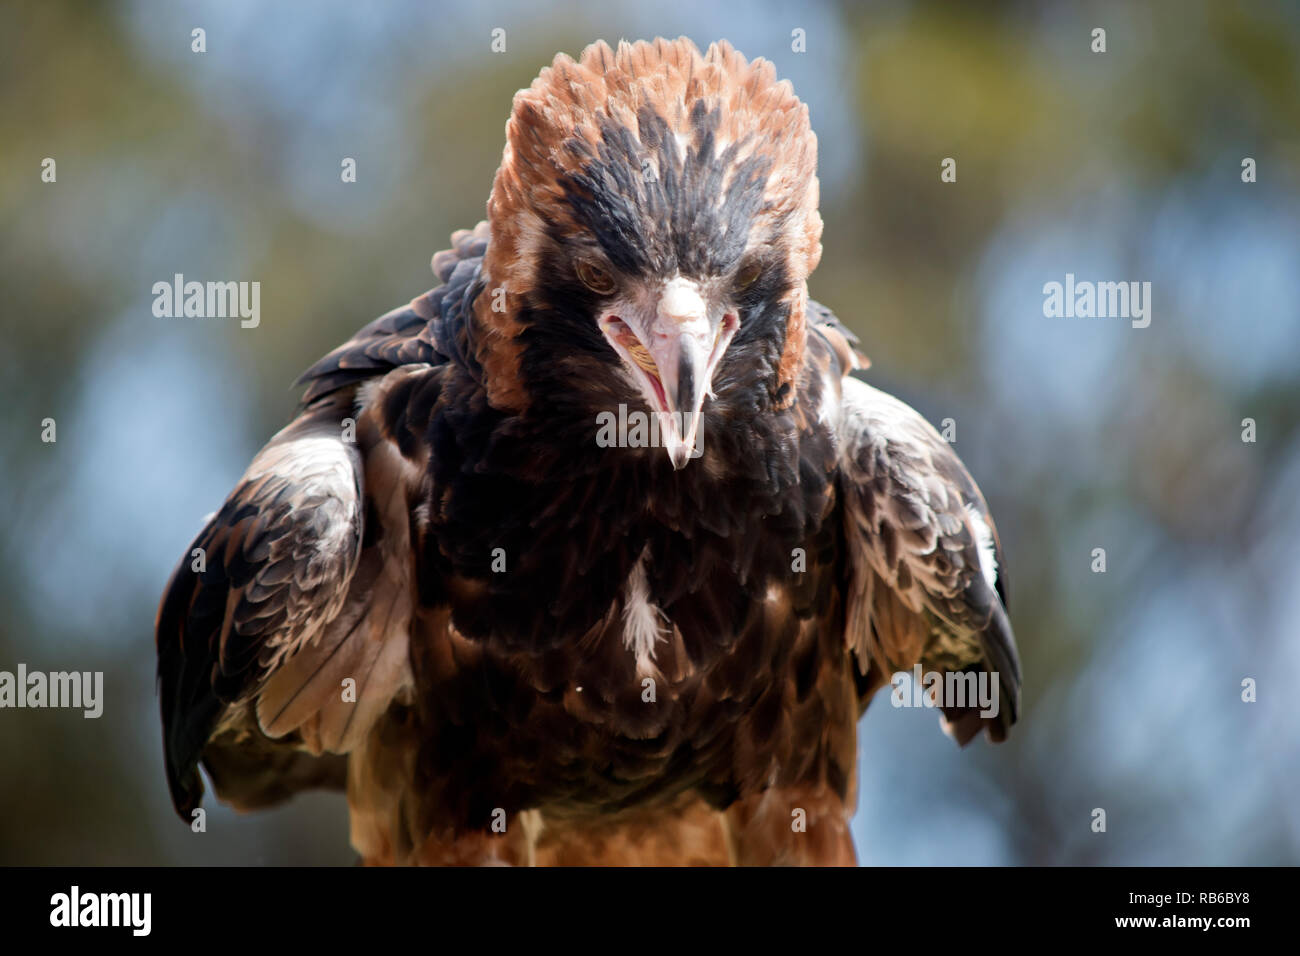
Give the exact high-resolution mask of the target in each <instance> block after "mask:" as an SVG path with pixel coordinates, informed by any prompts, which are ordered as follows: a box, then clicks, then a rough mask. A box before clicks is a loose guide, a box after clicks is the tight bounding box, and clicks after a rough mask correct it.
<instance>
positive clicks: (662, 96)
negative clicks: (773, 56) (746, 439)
mask: <svg viewBox="0 0 1300 956" xmlns="http://www.w3.org/2000/svg"><path fill="white" fill-rule="evenodd" d="M816 157H817V142H816V137H815V136H814V135H813V133H812V130H811V128H810V126H809V122H808V110H807V107H805V106H804V105H803V104H802V103H800V102H799V100H798V99H797V98H796V97H795V95H794V92H793V90H792V88H791V86H790V84H789V82H788V81H782V82H778V81H777V79H776V73H775V70H774V69H773V67H772V65H771V64H770V63H768V62H767V61H765V60H761V59H760V60H755V61H753V62H752V63H751V62H748V61H746V60H745V58H744V57H742V56H741V55H740V54H739V53H737V52H736V51H735V50H733V49H732V48H731V47H730V46H729V45H728V44H726V43H719V44H714V45H712V46H710V47H709V49H708V51H707V52H705V53H703V54H701V53H700V52H699V50H698V49H697V48H696V47H695V46H694V44H692V43H691V42H690V41H689V40H687V39H684V38H683V39H679V40H676V41H673V42H669V41H665V40H656V41H654V42H653V43H644V42H640V43H635V44H628V43H620V44H619V47H618V49H617V51H615V50H612V49H611V48H610V47H609V46H607V45H606V44H604V43H596V44H593V45H592V46H590V47H588V48H587V49H586V50H585V51H584V52H583V53H582V55H581V57H580V58H579V59H578V60H577V61H576V62H575V61H574V60H572V59H570V58H569V57H567V56H564V55H561V56H559V57H557V58H556V59H555V61H554V63H553V64H552V65H551V66H550V67H548V68H546V69H544V70H542V72H541V74H540V75H539V76H538V77H537V79H536V80H535V81H534V82H533V84H532V85H531V86H530V87H529V88H528V89H526V90H521V91H520V92H519V93H517V94H516V96H515V99H514V106H513V109H512V111H511V116H510V120H509V122H508V124H507V126H506V147H505V155H504V158H503V160H502V164H501V167H500V169H499V170H498V171H497V175H496V178H495V181H494V183H493V187H492V194H491V198H490V199H489V201H488V221H489V225H490V229H491V240H490V242H489V246H488V251H487V255H486V258H485V260H484V273H485V276H486V277H487V282H488V286H489V289H488V290H487V291H488V292H489V294H487V295H484V296H482V297H481V299H480V301H479V303H478V306H477V316H478V320H479V322H480V324H481V325H484V326H486V327H487V330H488V334H487V335H486V336H485V337H484V338H485V339H486V341H485V343H484V346H483V348H482V350H481V354H480V359H481V361H482V363H483V365H484V368H485V371H486V372H487V386H488V392H489V398H490V400H491V401H492V402H493V403H494V404H496V405H498V406H500V407H507V408H508V407H512V406H513V407H518V406H519V405H521V404H522V403H523V401H524V397H523V395H522V393H521V391H520V389H519V387H518V386H517V384H516V383H518V382H519V381H520V373H521V366H522V365H523V364H525V351H526V349H527V348H529V347H530V345H529V344H528V343H529V342H530V341H532V342H545V343H546V344H547V347H548V348H550V349H552V351H553V350H554V349H556V348H560V349H563V350H565V353H564V355H552V356H551V358H552V359H555V360H562V359H566V358H567V359H569V360H572V359H573V357H574V355H575V354H578V355H581V356H582V358H583V361H581V362H576V361H570V362H569V367H571V368H573V369H575V370H578V369H581V371H582V373H583V374H584V375H590V374H594V375H597V376H601V375H604V376H606V377H607V378H608V379H609V386H610V387H609V389H608V390H607V392H608V393H609V394H625V395H627V396H628V397H629V398H632V399H633V400H634V401H635V399H636V397H637V396H638V395H639V397H640V398H641V399H642V400H643V401H644V403H645V405H646V406H647V408H648V409H649V411H650V412H651V413H654V414H657V415H659V417H660V422H661V423H662V424H661V427H660V436H661V441H660V444H662V445H663V446H664V447H665V449H666V450H667V452H668V454H669V457H670V459H671V461H672V463H673V466H674V467H675V468H680V467H682V466H683V465H684V464H685V463H686V461H687V459H688V458H689V456H690V454H691V450H692V448H693V447H694V445H695V443H696V439H697V433H698V430H699V426H700V420H701V411H702V409H704V408H705V403H706V401H708V400H709V399H710V396H711V395H714V394H715V391H716V390H717V389H720V388H723V387H725V385H726V382H727V381H728V378H727V375H726V370H727V368H728V366H729V364H735V363H740V362H744V363H745V364H746V366H747V369H748V373H749V374H750V375H751V376H752V375H753V374H758V375H761V376H763V378H764V380H763V382H762V386H763V389H764V390H765V391H766V393H767V398H766V399H765V401H768V402H770V403H771V405H772V406H773V407H781V406H783V405H785V404H788V403H789V402H790V401H791V400H792V398H793V389H794V383H793V380H794V376H795V373H796V371H797V367H798V364H799V360H800V357H801V355H802V350H803V343H804V310H805V303H806V300H807V285H806V281H807V278H808V275H809V273H810V272H811V271H812V270H813V268H815V266H816V264H817V260H818V259H819V257H820V255H821V244H820V239H821V217H820V215H819V214H818V211H817V176H816V163H817V159H816ZM493 293H495V294H493ZM742 353H743V354H742Z"/></svg>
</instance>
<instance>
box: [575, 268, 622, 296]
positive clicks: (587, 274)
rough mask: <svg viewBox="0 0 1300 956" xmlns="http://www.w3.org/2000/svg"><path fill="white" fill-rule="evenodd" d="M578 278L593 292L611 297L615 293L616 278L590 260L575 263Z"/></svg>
mask: <svg viewBox="0 0 1300 956" xmlns="http://www.w3.org/2000/svg"><path fill="white" fill-rule="evenodd" d="M575 268H576V270H577V272H578V278H579V279H581V280H582V284H583V285H585V286H586V287H587V288H588V289H590V290H591V291H592V292H595V293H597V294H598V295H609V294H610V293H611V292H613V291H614V277H613V276H612V275H610V274H609V272H608V271H606V270H605V269H602V268H601V267H600V266H598V265H596V264H595V263H594V262H592V261H591V260H589V259H579V260H578V261H577V262H576V263H575Z"/></svg>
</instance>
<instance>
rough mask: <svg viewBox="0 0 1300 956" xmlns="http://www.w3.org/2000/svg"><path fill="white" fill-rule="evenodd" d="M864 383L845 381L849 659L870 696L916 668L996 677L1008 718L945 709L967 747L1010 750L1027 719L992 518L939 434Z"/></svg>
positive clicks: (841, 419)
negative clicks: (1005, 742)
mask: <svg viewBox="0 0 1300 956" xmlns="http://www.w3.org/2000/svg"><path fill="white" fill-rule="evenodd" d="M860 374H861V373H860V372H854V373H853V374H851V375H848V376H846V377H844V378H843V379H842V380H841V385H842V395H841V401H840V407H839V416H838V422H837V426H838V429H837V430H838V438H839V442H838V444H839V476H840V493H841V495H842V498H843V513H844V517H845V535H846V539H847V543H848V561H849V572H850V573H849V575H848V579H849V595H848V608H847V622H846V638H847V643H848V650H849V652H850V653H852V654H853V655H854V657H855V658H856V661H857V666H858V669H859V672H860V673H861V674H862V675H863V676H864V677H868V676H869V677H870V679H869V680H868V681H867V689H868V696H869V695H870V693H872V692H874V690H875V689H876V688H877V687H878V686H880V684H882V683H883V682H886V681H889V680H890V678H891V675H892V674H894V673H897V672H899V671H905V672H909V673H910V672H911V671H912V669H913V667H914V666H915V665H916V664H920V665H922V668H923V672H925V673H929V672H936V673H939V674H943V675H947V674H949V673H953V674H957V673H969V674H975V675H978V674H980V673H981V672H985V671H986V672H988V673H989V674H990V675H993V676H994V677H995V678H996V680H997V682H998V684H999V693H998V713H997V714H996V715H995V716H987V717H982V716H981V715H980V711H981V707H980V706H979V705H978V704H977V705H975V706H966V707H956V706H946V707H945V708H944V716H945V719H946V724H945V726H946V729H947V730H948V731H949V732H950V733H951V734H952V735H953V736H954V737H955V738H956V739H957V740H958V742H960V743H962V744H965V743H967V742H968V741H969V740H970V739H971V738H972V737H974V736H975V734H976V733H978V731H979V730H980V729H981V728H982V729H985V730H987V732H988V735H989V737H990V739H992V740H1002V739H1005V737H1006V731H1007V728H1009V727H1010V726H1011V724H1013V723H1014V722H1015V720H1016V717H1017V713H1018V711H1019V707H1020V659H1019V656H1018V654H1017V651H1016V643H1015V638H1014V636H1013V635H1012V632H1011V624H1010V622H1009V621H1008V620H1007V614H1006V609H1005V607H1004V601H1005V600H1006V588H1005V584H1004V572H1003V559H1002V550H1001V546H1000V544H999V542H998V536H997V531H996V529H995V528H994V526H993V519H992V517H991V516H990V515H989V510H988V506H987V505H986V504H985V502H984V496H983V495H982V494H980V490H979V488H977V487H976V485H975V482H974V481H973V480H972V479H971V477H970V475H969V473H967V471H966V468H965V466H963V465H962V463H961V461H960V460H959V459H958V458H957V456H956V455H955V454H954V453H953V451H952V448H951V446H950V445H949V444H948V443H947V442H946V441H944V440H943V438H942V437H940V435H939V433H938V432H936V431H935V430H934V429H933V428H932V427H931V426H930V424H929V423H928V422H927V421H926V420H925V419H924V418H922V417H921V415H920V414H919V413H918V412H916V411H915V410H914V409H912V408H911V407H909V406H908V405H905V404H904V403H903V402H900V401H899V400H898V399H896V398H893V397H892V396H890V395H887V394H885V393H884V392H881V391H879V390H877V389H875V388H872V387H871V386H870V385H868V384H867V383H866V382H865V381H863V380H861V379H860V378H858V377H857V376H858V375H860ZM946 679H947V678H946V677H945V680H946ZM949 703H951V702H949Z"/></svg>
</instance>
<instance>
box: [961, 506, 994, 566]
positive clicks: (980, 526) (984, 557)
mask: <svg viewBox="0 0 1300 956" xmlns="http://www.w3.org/2000/svg"><path fill="white" fill-rule="evenodd" d="M966 516H967V517H968V518H970V525H971V528H972V529H973V530H974V532H975V545H976V547H977V548H978V549H979V555H980V570H981V571H983V572H984V580H985V581H987V582H988V583H989V587H996V586H997V581H998V549H997V545H995V544H994V543H993V529H992V528H990V527H989V523H988V522H987V521H985V520H984V516H983V515H982V514H980V513H979V510H978V509H977V508H976V507H975V506H974V505H973V504H968V505H967V506H966Z"/></svg>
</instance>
